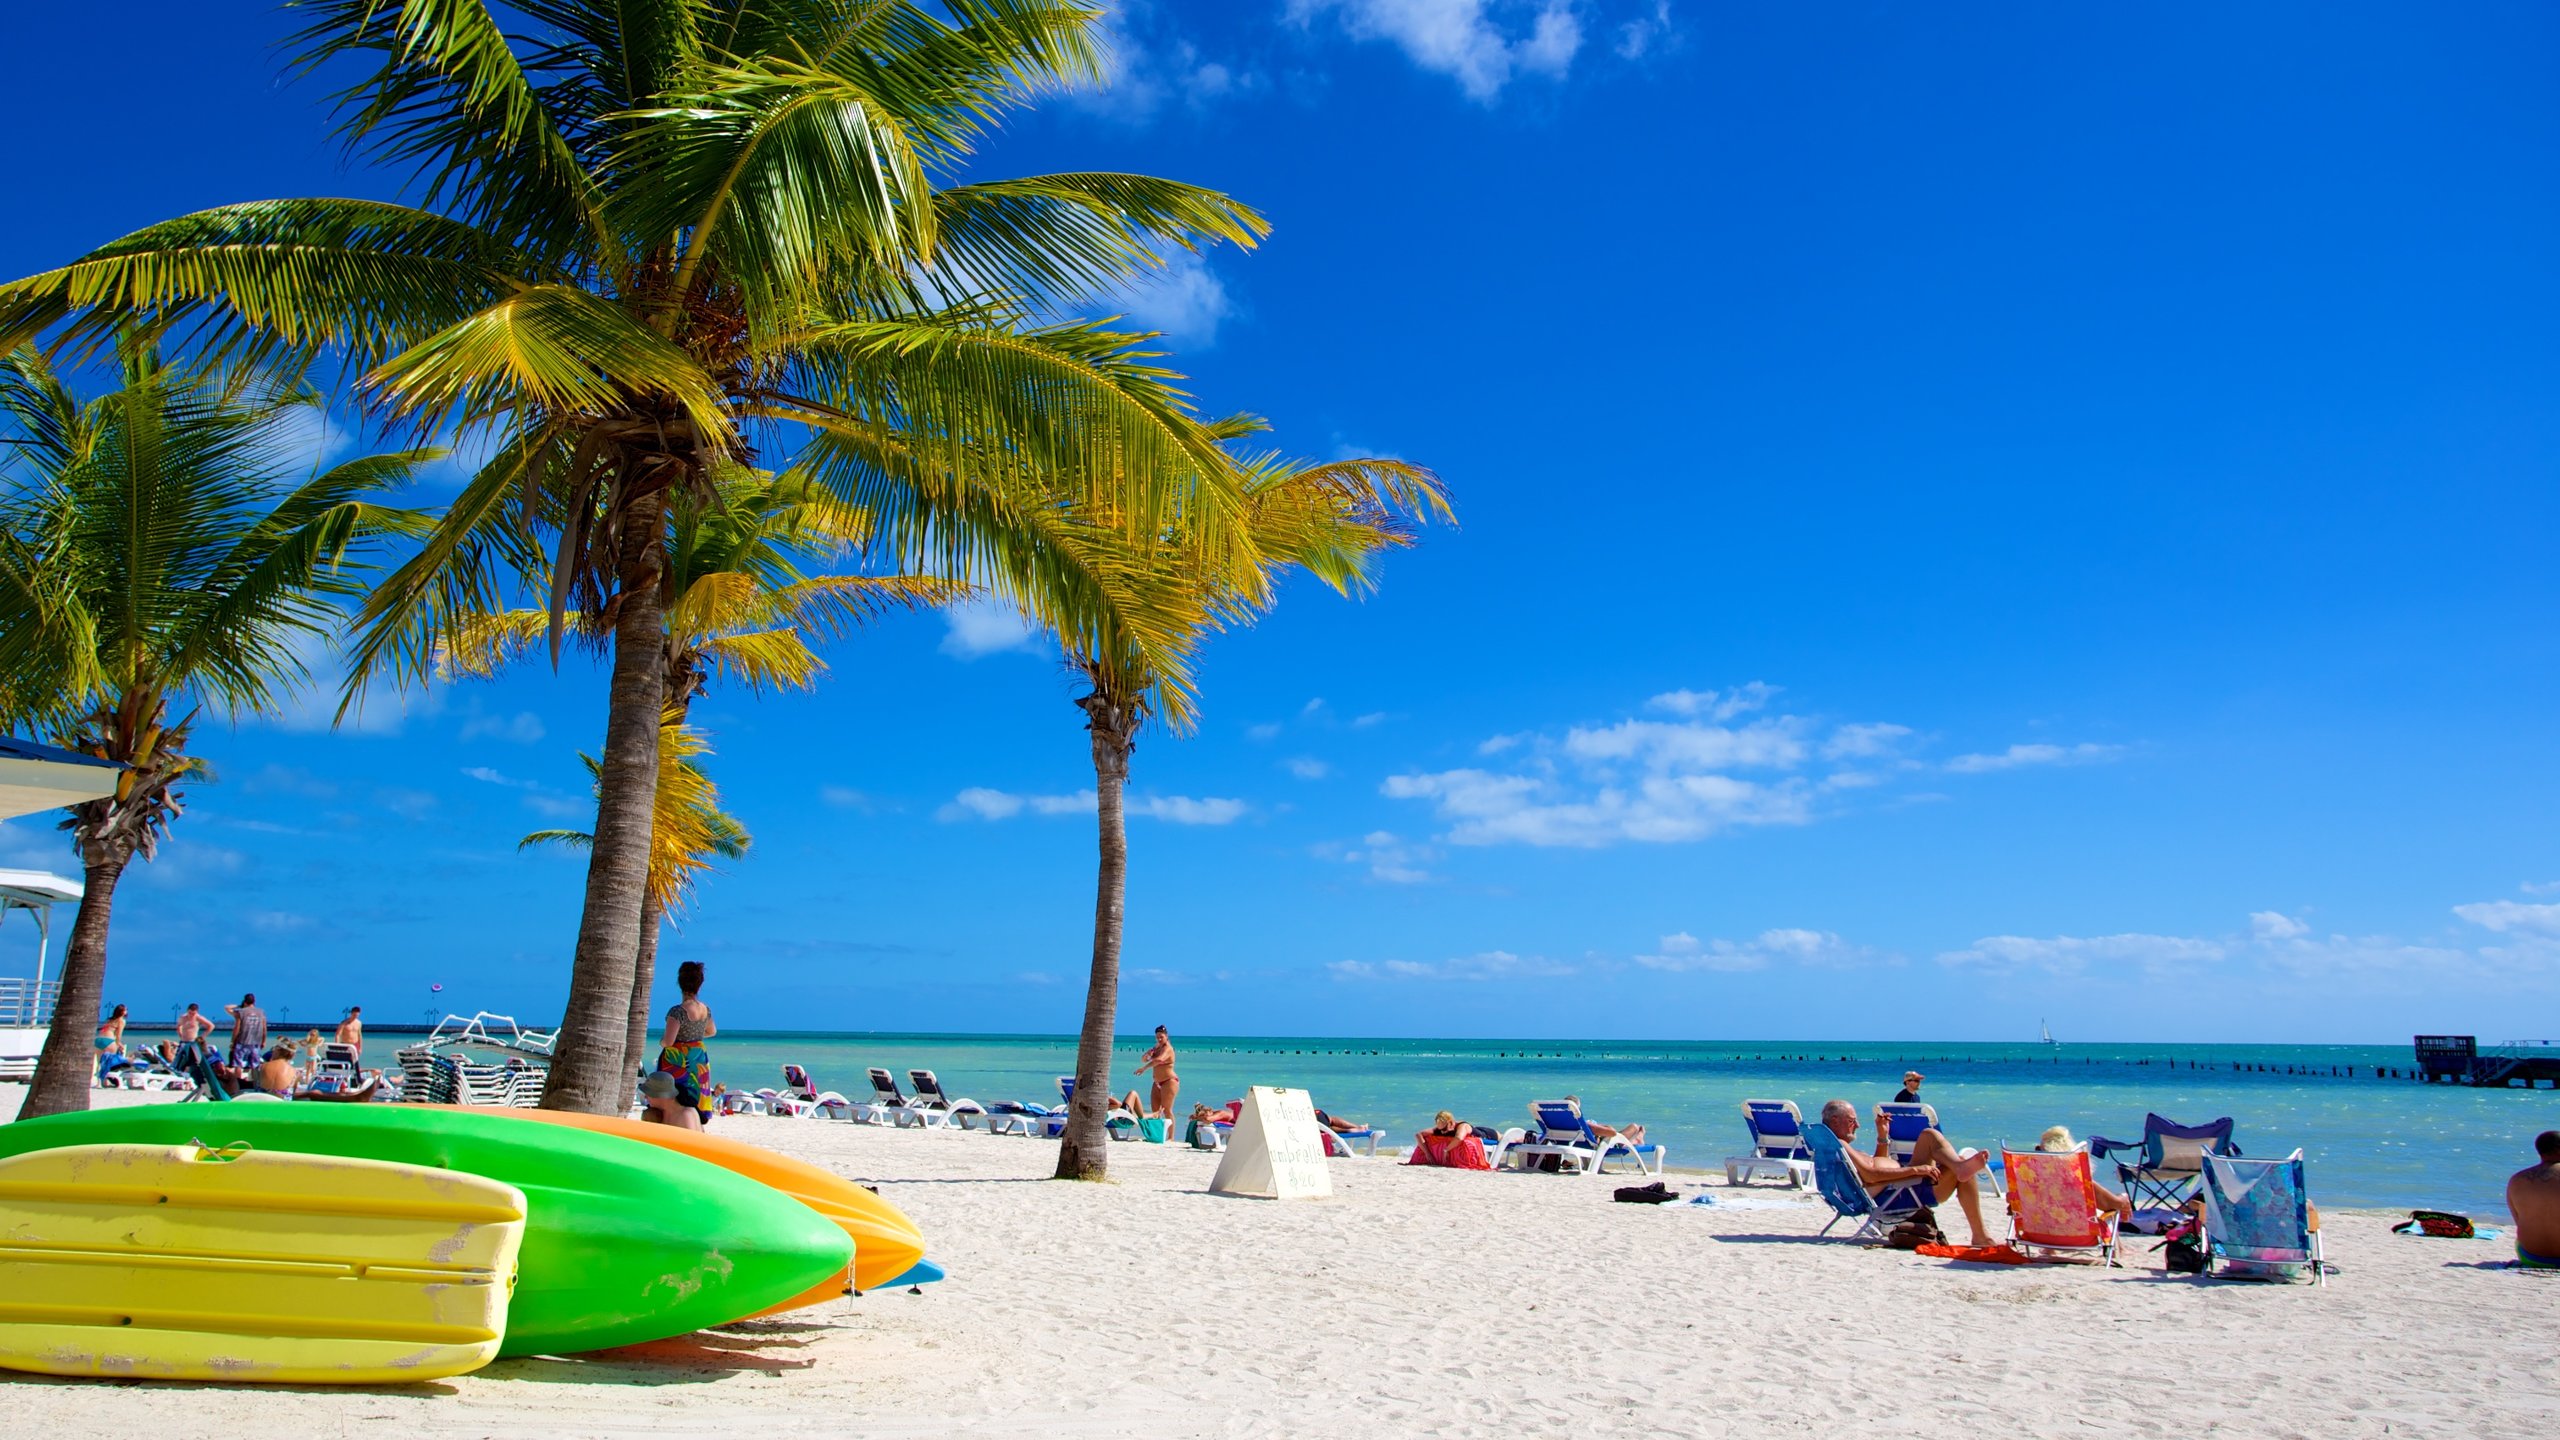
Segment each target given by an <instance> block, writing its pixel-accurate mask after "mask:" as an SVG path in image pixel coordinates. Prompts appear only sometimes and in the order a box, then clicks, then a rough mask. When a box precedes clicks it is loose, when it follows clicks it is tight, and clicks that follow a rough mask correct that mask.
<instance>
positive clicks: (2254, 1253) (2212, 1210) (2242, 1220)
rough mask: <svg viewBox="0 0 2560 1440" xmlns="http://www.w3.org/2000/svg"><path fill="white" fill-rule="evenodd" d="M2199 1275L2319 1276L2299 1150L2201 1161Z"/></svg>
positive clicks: (2317, 1278)
mask: <svg viewBox="0 0 2560 1440" xmlns="http://www.w3.org/2000/svg"><path fill="white" fill-rule="evenodd" d="M2201 1174H2202V1178H2201V1182H2200V1188H2201V1189H2202V1190H2203V1192H2204V1239H2205V1253H2204V1273H2205V1274H2206V1275H2207V1276H2208V1277H2217V1276H2218V1277H2219V1278H2221V1279H2225V1280H2292V1279H2297V1278H2299V1277H2300V1276H2301V1274H2302V1272H2303V1271H2304V1270H2306V1269H2307V1270H2308V1271H2309V1272H2310V1274H2311V1283H2312V1284H2314V1285H2319V1284H2322V1283H2325V1282H2324V1281H2323V1279H2322V1277H2321V1270H2322V1268H2323V1267H2322V1265H2321V1263H2320V1232H2319V1231H2317V1230H2314V1229H2312V1228H2311V1195H2310V1191H2309V1189H2308V1188H2307V1187H2306V1186H2305V1185H2304V1183H2303V1174H2302V1152H2301V1151H2299V1150H2296V1151H2294V1152H2293V1153H2292V1154H2291V1155H2288V1156H2286V1157H2285V1158H2283V1159H2282V1160H2244V1159H2241V1158H2240V1157H2238V1156H2236V1155H2207V1156H2205V1157H2204V1162H2203V1169H2202V1172H2201Z"/></svg>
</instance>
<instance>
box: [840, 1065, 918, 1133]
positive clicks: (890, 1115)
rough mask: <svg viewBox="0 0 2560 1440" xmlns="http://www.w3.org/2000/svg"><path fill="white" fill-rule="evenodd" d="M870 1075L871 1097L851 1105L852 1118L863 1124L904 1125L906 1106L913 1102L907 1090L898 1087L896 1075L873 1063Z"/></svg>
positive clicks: (905, 1122)
mask: <svg viewBox="0 0 2560 1440" xmlns="http://www.w3.org/2000/svg"><path fill="white" fill-rule="evenodd" d="M869 1074H870V1076H871V1098H870V1099H868V1100H865V1101H863V1102H862V1103H861V1104H859V1105H856V1106H854V1107H853V1116H852V1118H853V1119H855V1120H857V1121H860V1122H861V1123H862V1124H865V1125H905V1124H908V1123H910V1122H909V1120H908V1119H907V1111H908V1108H909V1107H910V1106H911V1105H912V1104H913V1102H912V1101H910V1100H908V1099H907V1092H906V1091H904V1090H901V1089H899V1088H898V1077H897V1076H895V1075H892V1074H890V1073H889V1072H888V1071H886V1070H883V1069H881V1068H880V1067H879V1066H877V1065H874V1066H872V1067H871V1069H870V1071H869Z"/></svg>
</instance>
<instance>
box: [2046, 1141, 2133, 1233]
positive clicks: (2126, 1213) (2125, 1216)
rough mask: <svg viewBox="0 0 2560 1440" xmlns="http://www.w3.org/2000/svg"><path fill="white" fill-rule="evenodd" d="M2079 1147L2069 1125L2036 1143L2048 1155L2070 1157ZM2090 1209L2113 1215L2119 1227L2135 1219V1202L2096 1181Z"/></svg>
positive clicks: (2090, 1192) (2091, 1186) (2090, 1186)
mask: <svg viewBox="0 0 2560 1440" xmlns="http://www.w3.org/2000/svg"><path fill="white" fill-rule="evenodd" d="M2079 1145H2080V1142H2079V1141H2077V1140H2074V1139H2072V1138H2071V1127H2070V1126H2068V1125H2056V1126H2054V1127H2053V1128H2052V1129H2050V1130H2047V1131H2046V1132H2044V1134H2043V1135H2042V1136H2041V1137H2039V1138H2038V1139H2037V1141H2036V1148H2037V1149H2038V1150H2042V1151H2043V1152H2045V1153H2046V1154H2048V1155H2068V1154H2070V1153H2071V1152H2072V1151H2073V1150H2076V1149H2078V1148H2079ZM2089 1208H2090V1209H2092V1210H2095V1211H2097V1212H2098V1213H2099V1214H2101V1215H2113V1216H2114V1217H2116V1223H2117V1224H2118V1225H2122V1224H2125V1223H2127V1222H2128V1221H2130V1220H2132V1219H2133V1202H2132V1201H2130V1200H2127V1199H2126V1198H2124V1197H2123V1196H2121V1195H2119V1194H2117V1193H2116V1192H2114V1191H2113V1190H2110V1189H2108V1188H2107V1187H2106V1186H2104V1185H2101V1184H2099V1183H2098V1182H2097V1181H2096V1180H2094V1179H2093V1180H2091V1181H2090V1182H2089Z"/></svg>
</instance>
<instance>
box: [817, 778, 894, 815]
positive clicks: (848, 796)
mask: <svg viewBox="0 0 2560 1440" xmlns="http://www.w3.org/2000/svg"><path fill="white" fill-rule="evenodd" d="M818 801H819V803H820V804H823V805H827V806H830V807H832V808H834V809H837V810H855V811H859V812H861V813H862V814H865V815H868V814H871V813H872V812H873V811H875V810H877V809H878V808H879V804H878V802H876V801H874V800H873V799H872V798H871V797H870V796H868V795H865V794H864V793H862V792H861V791H859V790H856V789H854V788H853V787H852V786H850V785H821V786H819V787H818Z"/></svg>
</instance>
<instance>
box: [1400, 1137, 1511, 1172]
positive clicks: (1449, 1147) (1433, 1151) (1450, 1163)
mask: <svg viewBox="0 0 2560 1440" xmlns="http://www.w3.org/2000/svg"><path fill="white" fill-rule="evenodd" d="M1404 1163H1406V1164H1407V1165H1436V1166H1439V1167H1440V1168H1442V1169H1444V1170H1490V1169H1492V1168H1493V1162H1492V1161H1491V1160H1489V1159H1487V1158H1485V1153H1484V1142H1483V1141H1482V1140H1479V1139H1477V1138H1476V1137H1475V1136H1473V1135H1433V1134H1430V1133H1428V1132H1425V1133H1424V1134H1422V1135H1418V1136H1416V1137H1415V1138H1414V1147H1413V1153H1412V1154H1411V1155H1408V1156H1406V1157H1405V1162H1404Z"/></svg>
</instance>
